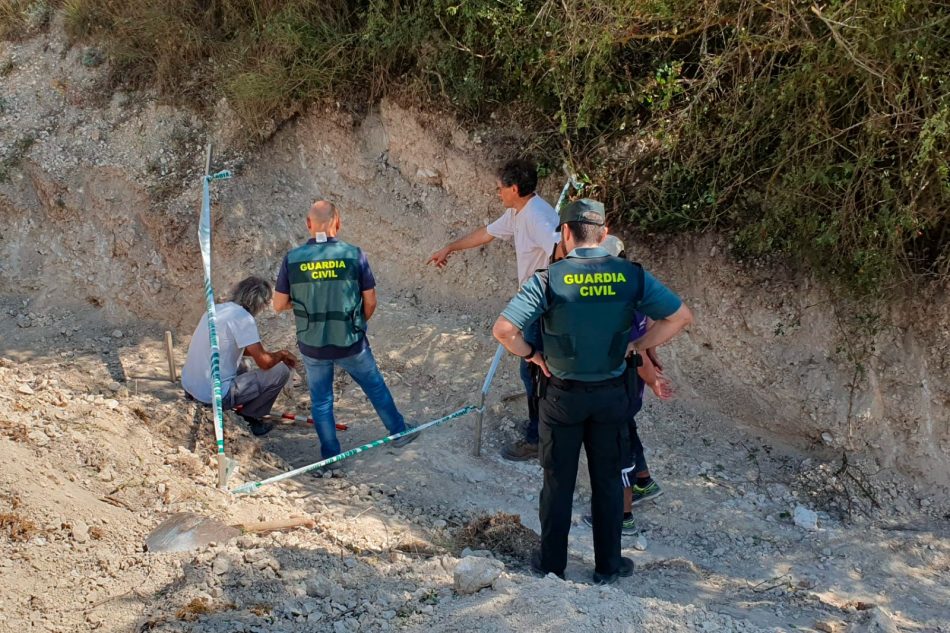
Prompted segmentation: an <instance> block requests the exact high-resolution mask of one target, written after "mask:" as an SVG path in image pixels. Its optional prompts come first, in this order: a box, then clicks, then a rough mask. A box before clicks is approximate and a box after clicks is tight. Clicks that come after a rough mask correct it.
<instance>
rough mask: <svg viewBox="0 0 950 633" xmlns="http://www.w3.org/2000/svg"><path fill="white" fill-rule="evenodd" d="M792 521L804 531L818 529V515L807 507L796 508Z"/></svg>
mask: <svg viewBox="0 0 950 633" xmlns="http://www.w3.org/2000/svg"><path fill="white" fill-rule="evenodd" d="M792 521H794V522H795V525H797V526H798V527H800V528H802V529H803V530H817V529H818V514H817V513H816V512H814V511H812V510H809V509H808V508H806V507H805V506H795V514H794V515H792Z"/></svg>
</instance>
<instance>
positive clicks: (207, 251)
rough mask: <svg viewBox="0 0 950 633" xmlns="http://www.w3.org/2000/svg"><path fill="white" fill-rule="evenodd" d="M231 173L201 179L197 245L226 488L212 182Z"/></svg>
mask: <svg viewBox="0 0 950 633" xmlns="http://www.w3.org/2000/svg"><path fill="white" fill-rule="evenodd" d="M230 177H231V172H229V171H220V172H218V173H216V174H214V175H211V174H206V175H204V176H202V178H201V215H200V217H199V218H198V242H199V244H200V246H201V260H202V262H203V263H204V272H205V302H206V303H207V309H208V336H209V337H210V339H211V385H212V388H211V389H212V397H211V404H212V408H213V409H214V438H215V442H216V444H217V452H218V487H219V488H224V487H225V486H226V485H227V479H228V476H229V474H230V470H231V468H232V466H231V464H230V463H229V461H230V460H228V458H227V457H226V456H225V454H224V414H223V412H222V409H221V397H222V395H221V367H220V350H219V349H218V329H217V325H216V319H215V309H214V289H213V288H212V286H211V182H212V181H214V180H225V179H228V178H230Z"/></svg>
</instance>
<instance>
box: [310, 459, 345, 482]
mask: <svg viewBox="0 0 950 633" xmlns="http://www.w3.org/2000/svg"><path fill="white" fill-rule="evenodd" d="M344 472H345V471H344V466H343V460H342V459H341V460H340V461H338V462H333V463H332V464H327V465H326V466H324V467H323V468H317V469H316V470H311V471H310V474H311V475H313V476H314V477H316V478H317V479H329V478H330V477H342V476H343V475H344Z"/></svg>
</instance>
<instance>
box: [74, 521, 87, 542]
mask: <svg viewBox="0 0 950 633" xmlns="http://www.w3.org/2000/svg"><path fill="white" fill-rule="evenodd" d="M72 525H73V528H72V531H71V534H72V536H73V540H74V541H76V542H77V543H85V542H86V541H88V540H89V526H88V525H86V522H85V521H81V520H79V519H76V520H75V521H73V522H72Z"/></svg>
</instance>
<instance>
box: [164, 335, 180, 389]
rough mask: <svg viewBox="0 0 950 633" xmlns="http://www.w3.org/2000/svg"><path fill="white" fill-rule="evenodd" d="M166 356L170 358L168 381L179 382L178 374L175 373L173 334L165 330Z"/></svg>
mask: <svg viewBox="0 0 950 633" xmlns="http://www.w3.org/2000/svg"><path fill="white" fill-rule="evenodd" d="M165 354H166V355H167V356H168V379H169V380H170V381H172V382H178V374H177V372H176V371H175V357H174V355H173V352H172V333H171V332H169V331H168V330H165Z"/></svg>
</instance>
